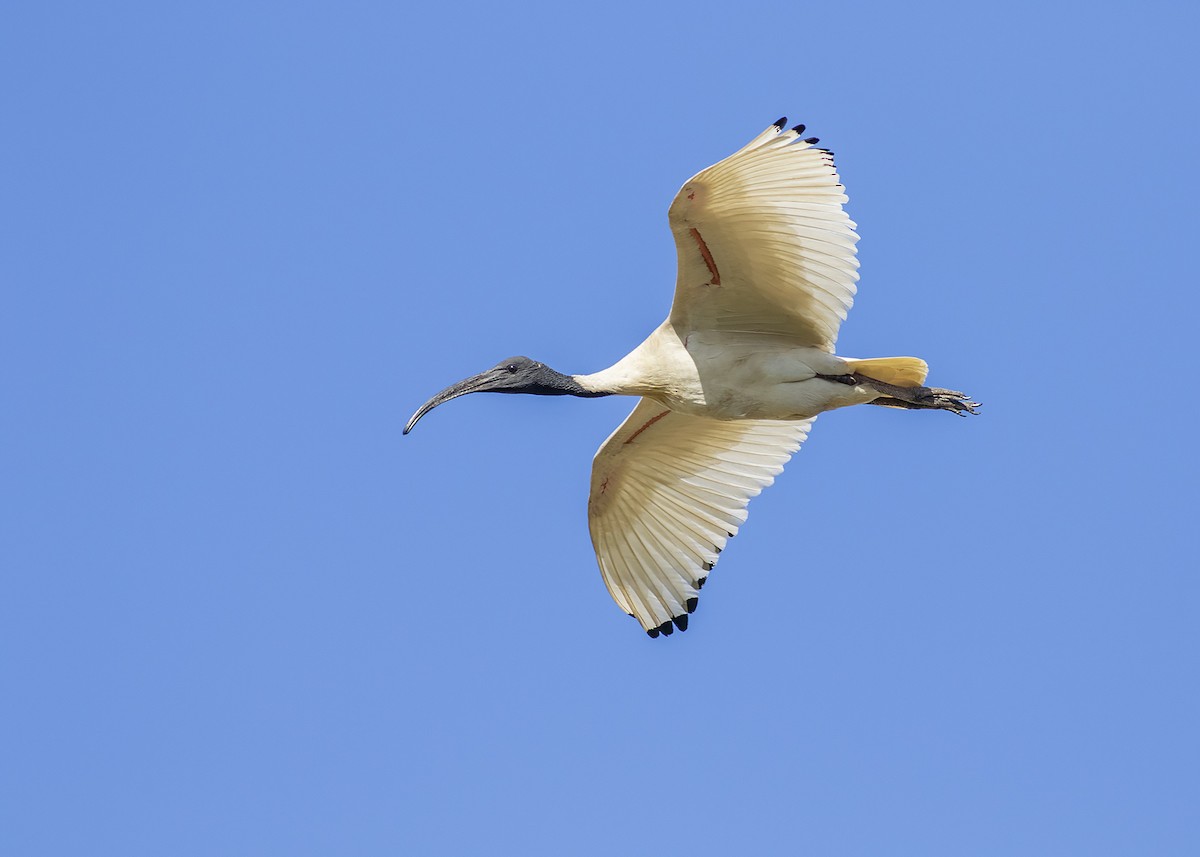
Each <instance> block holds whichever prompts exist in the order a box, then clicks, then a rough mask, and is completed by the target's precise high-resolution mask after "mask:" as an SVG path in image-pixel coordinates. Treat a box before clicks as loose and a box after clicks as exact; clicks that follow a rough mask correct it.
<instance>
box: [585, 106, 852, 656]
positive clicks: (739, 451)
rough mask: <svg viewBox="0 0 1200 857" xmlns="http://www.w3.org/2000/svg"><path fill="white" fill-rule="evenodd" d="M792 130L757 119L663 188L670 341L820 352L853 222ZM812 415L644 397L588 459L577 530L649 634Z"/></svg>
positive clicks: (819, 154)
mask: <svg viewBox="0 0 1200 857" xmlns="http://www.w3.org/2000/svg"><path fill="white" fill-rule="evenodd" d="M800 134H801V131H800V130H790V131H783V132H781V129H780V127H779V126H776V125H772V126H771V127H769V128H768V129H767V130H766V131H764V132H763V133H762V134H760V135H759V136H757V137H755V138H754V139H753V140H751V141H750V143H749V144H747V145H746V146H745V147H743V148H742V149H740V150H739V151H737V152H735V153H734V154H733V155H731V156H729V157H728V158H726V159H725V160H723V161H720V162H719V163H717V164H714V165H713V166H711V167H709V168H708V169H705V170H702V171H701V172H699V173H697V174H696V175H695V176H693V177H692V178H691V179H689V180H688V181H686V182H685V183H684V185H683V187H682V188H680V190H679V193H678V194H676V196H675V199H674V201H673V202H672V203H671V208H670V212H669V218H670V224H671V232H672V233H673V235H674V236H675V246H676V251H677V253H678V258H679V273H678V277H677V280H676V285H675V300H674V302H673V304H672V306H671V314H670V316H669V318H668V322H667V326H668V327H669V328H670V329H671V334H668V335H669V336H672V338H677V339H678V340H679V341H681V342H683V343H685V344H684V347H685V348H686V347H687V345H689V344H691V340H690V336H694V335H696V333H697V332H702V334H701V335H702V336H705V337H707V338H710V339H714V336H713V334H718V335H720V337H719V338H715V339H716V342H717V344H716V347H715V348H714V349H713V351H719V350H721V340H722V339H725V338H727V337H728V335H729V334H733V335H734V336H736V337H737V339H738V340H739V341H741V342H747V343H751V344H750V346H749V349H750V350H751V351H755V352H757V353H761V351H762V350H763V347H762V345H761V344H759V343H761V341H762V340H764V339H765V340H768V347H778V348H780V349H781V350H784V351H787V352H793V351H795V350H796V349H797V348H804V347H807V349H814V350H820V351H824V352H827V353H828V354H830V355H832V352H833V346H834V343H835V342H836V341H837V334H838V328H839V326H840V325H841V323H842V321H843V320H844V319H845V317H846V313H847V311H848V310H849V309H850V306H851V304H852V303H853V301H854V293H855V281H856V280H857V279H858V273H857V270H858V260H857V259H856V258H855V256H854V245H855V243H856V242H857V241H858V235H857V234H855V232H854V223H853V222H852V221H851V220H850V218H849V217H848V216H847V215H846V212H845V211H844V210H843V208H842V204H843V203H844V202H845V201H846V196H845V194H844V193H843V190H842V186H841V184H840V183H839V181H838V175H837V171H836V169H835V168H834V166H833V156H832V155H831V154H830V153H829V152H827V151H825V150H823V149H817V148H814V147H813V145H812V142H809V141H807V140H804V139H801V138H800ZM813 142H815V141H813ZM656 333H659V332H656ZM770 340H778V342H777V343H776V342H770ZM807 349H806V350H807ZM660 350H661V349H660ZM637 355H638V352H636V351H635V352H634V353H633V354H632V355H630V357H631V358H633V362H639V361H637V359H636V358H637ZM641 362H645V363H651V362H655V361H641ZM831 362H832V361H831ZM618 365H620V364H618ZM823 368H824V367H823ZM832 371H834V372H836V371H837V370H836V369H832ZM810 375H811V373H810ZM710 386H711V385H710ZM706 404H708V403H707V401H706ZM814 419H815V416H811V417H807V418H804V419H799V420H795V419H793V420H789V421H783V420H748V419H737V420H731V419H711V418H708V417H705V416H702V415H698V414H691V413H681V412H680V411H677V410H669V409H668V408H667V407H665V406H664V405H663V404H661V403H660V402H659V401H657V400H655V399H651V398H643V399H642V400H641V401H640V402H639V403H638V404H637V406H636V407H635V408H634V410H633V413H631V414H630V415H629V417H628V418H627V419H626V420H625V422H624V423H622V424H621V426H620V428H618V429H617V430H616V431H615V432H614V433H613V434H612V436H611V437H609V439H608V440H607V441H605V443H604V444H603V446H601V447H600V450H599V452H597V453H596V458H595V461H594V463H593V465H592V486H591V498H590V501H589V503H588V520H589V527H590V530H591V534H592V545H593V547H594V548H595V550H596V558H597V560H598V562H599V565H600V570H601V572H602V573H603V575H604V582H605V584H606V585H607V587H608V591H609V593H610V594H611V595H612V597H613V599H614V600H615V601H616V602H617V604H619V605H620V606H621V608H622V609H623V610H625V612H626V613H629V614H630V615H632V616H635V617H636V618H637V619H638V621H639V622H641V624H642V627H643V628H645V629H646V630H647V631H649V632H650V633H651V634H652V635H657V634H658V633H670V632H671V630H672V627H673V625H674V627H679V626H680V625H681V624H682V626H683V627H684V628H686V627H687V616H688V614H689V613H690V612H691V611H692V610H694V609H695V607H696V603H697V602H696V599H697V597H698V593H699V589H700V587H701V586H702V585H703V582H704V580H705V579H706V578H707V576H708V573H709V571H710V570H711V569H712V566H713V564H714V563H715V562H716V559H717V554H718V553H719V552H720V551H721V550H722V549H723V548H724V547H725V542H726V541H727V540H728V539H729V538H730V537H731V536H732V535H734V534H735V533H736V532H737V530H738V527H739V526H740V525H741V524H742V523H743V522H744V521H745V520H746V514H747V512H746V506H747V504H748V503H749V502H750V499H751V498H752V497H754V496H756V495H757V494H758V493H759V492H760V491H761V490H762V489H763V488H765V487H767V486H768V485H770V484H771V483H772V482H773V481H774V480H775V476H776V475H777V474H778V473H779V472H780V471H782V470H783V466H784V464H785V463H786V462H787V460H788V459H789V458H790V457H791V456H792V453H794V452H795V451H796V450H797V449H799V448H800V444H801V443H802V442H803V441H804V439H805V437H807V435H808V430H809V427H810V426H811V425H812V422H813V420H814ZM673 620H674V621H673Z"/></svg>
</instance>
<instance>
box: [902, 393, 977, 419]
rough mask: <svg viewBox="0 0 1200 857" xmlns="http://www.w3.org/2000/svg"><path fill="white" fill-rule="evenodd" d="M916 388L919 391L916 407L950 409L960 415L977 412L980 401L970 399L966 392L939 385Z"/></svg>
mask: <svg viewBox="0 0 1200 857" xmlns="http://www.w3.org/2000/svg"><path fill="white" fill-rule="evenodd" d="M918 389H919V391H920V392H919V393H918V394H917V407H920V408H934V409H937V410H941V411H950V412H951V413H955V414H958V415H959V416H960V417H965V416H966V415H967V414H978V413H979V408H980V407H981V405H980V403H979V402H973V401H971V399H970V398H969V397H968V396H967V394H966V393H960V392H958V390H946V389H943V388H941V387H920V388H918Z"/></svg>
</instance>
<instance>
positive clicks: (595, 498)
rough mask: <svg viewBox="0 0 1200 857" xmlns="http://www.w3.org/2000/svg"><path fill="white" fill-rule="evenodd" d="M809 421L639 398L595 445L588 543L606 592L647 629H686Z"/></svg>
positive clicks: (656, 632)
mask: <svg viewBox="0 0 1200 857" xmlns="http://www.w3.org/2000/svg"><path fill="white" fill-rule="evenodd" d="M813 419H815V417H814V418H813ZM812 422H813V420H812V419H808V420H802V421H797V422H780V421H775V420H735V421H726V420H713V419H709V418H707V417H699V416H691V415H689V414H682V413H679V412H678V411H672V410H669V409H667V408H666V407H664V406H663V405H661V404H659V403H658V402H655V401H653V400H652V399H642V400H641V401H640V402H639V403H638V405H637V407H635V408H634V409H633V413H631V414H630V415H629V417H628V418H626V420H625V422H623V423H621V426H620V427H619V428H618V429H617V430H616V431H615V432H613V433H612V435H611V436H610V437H609V438H608V440H606V441H605V442H604V444H603V445H602V446H601V447H600V450H599V451H598V452H597V453H596V458H595V461H594V462H593V463H592V490H591V498H590V500H589V501H588V522H589V526H590V528H591V531H592V545H593V547H595V549H596V558H597V559H598V560H599V562H600V570H601V572H602V573H603V574H604V582H605V584H606V585H607V586H608V591H609V594H611V595H612V597H613V599H614V600H615V601H616V602H617V604H619V605H620V606H621V608H622V609H623V610H624V611H625V612H626V613H628V614H630V615H631V616H634V617H636V618H637V620H638V621H639V622H641V623H642V627H643V628H644V629H646V631H647V633H649V634H650V636H652V637H657V636H658V635H659V634H660V633H662V634H670V633H671V632H672V623H674V627H677V628H679V629H680V630H685V629H686V628H687V617H688V614H689V613H691V612H692V611H693V610H695V609H696V601H697V596H698V594H699V590H700V587H701V586H703V585H704V581H705V578H707V576H708V573H709V571H711V570H712V567H713V563H715V562H716V561H717V554H718V553H720V552H721V550H722V549H723V548H724V547H725V542H726V541H727V540H728V539H729V538H730V537H732V536H733V535H734V534H736V533H737V531H738V527H739V526H740V525H741V524H742V523H743V522H745V520H746V505H747V504H748V503H749V502H750V498H751V497H754V496H756V495H757V494H758V493H759V492H760V491H761V490H762V489H763V488H765V487H766V486H768V485H770V484H771V483H772V482H773V481H775V476H776V475H778V474H779V472H780V471H781V470H783V465H784V464H785V463H786V462H787V460H788V459H789V458H790V457H791V455H792V453H793V452H795V451H796V450H797V449H799V448H800V444H801V443H802V442H803V441H804V438H805V437H806V436H807V435H808V430H809V427H810V426H811V425H812Z"/></svg>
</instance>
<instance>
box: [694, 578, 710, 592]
mask: <svg viewBox="0 0 1200 857" xmlns="http://www.w3.org/2000/svg"><path fill="white" fill-rule="evenodd" d="M707 580H708V576H707V575H705V576H704V577H702V578H700V579H699V580H697V581H696V588H697V589H703V588H704V584H705V582H706V581H707Z"/></svg>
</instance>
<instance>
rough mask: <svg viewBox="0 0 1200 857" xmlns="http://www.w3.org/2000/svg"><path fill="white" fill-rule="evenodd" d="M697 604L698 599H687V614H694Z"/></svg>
mask: <svg viewBox="0 0 1200 857" xmlns="http://www.w3.org/2000/svg"><path fill="white" fill-rule="evenodd" d="M699 603H700V599H699V598H694V597H693V598H689V599H688V600H687V610H688V612H689V613H695V612H696V605H697V604H699Z"/></svg>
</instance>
